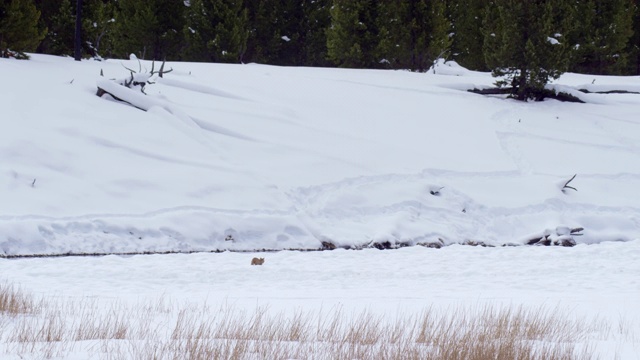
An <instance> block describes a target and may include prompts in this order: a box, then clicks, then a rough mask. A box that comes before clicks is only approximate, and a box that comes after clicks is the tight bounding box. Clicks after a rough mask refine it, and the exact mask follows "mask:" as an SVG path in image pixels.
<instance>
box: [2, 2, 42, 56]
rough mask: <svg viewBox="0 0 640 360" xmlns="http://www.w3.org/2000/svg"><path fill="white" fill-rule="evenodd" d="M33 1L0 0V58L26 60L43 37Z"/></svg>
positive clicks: (38, 13)
mask: <svg viewBox="0 0 640 360" xmlns="http://www.w3.org/2000/svg"><path fill="white" fill-rule="evenodd" d="M39 19H40V11H38V9H37V8H36V7H35V4H34V3H33V0H10V1H7V0H0V57H9V56H13V57H16V58H21V59H28V56H27V55H26V54H25V52H33V51H35V50H36V48H37V47H38V44H40V42H41V41H42V39H43V38H44V35H45V31H43V30H40V29H39V28H38V20H39Z"/></svg>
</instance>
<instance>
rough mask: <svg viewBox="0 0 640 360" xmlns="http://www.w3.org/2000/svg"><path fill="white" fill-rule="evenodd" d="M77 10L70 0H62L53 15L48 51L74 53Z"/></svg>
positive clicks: (48, 34) (49, 27)
mask: <svg viewBox="0 0 640 360" xmlns="http://www.w3.org/2000/svg"><path fill="white" fill-rule="evenodd" d="M75 21H76V16H75V10H74V8H72V6H71V1H70V0H61V1H60V5H59V8H58V11H57V12H56V13H55V14H54V15H53V16H52V17H51V20H50V21H49V24H48V27H47V29H48V30H49V31H47V35H46V37H45V41H46V42H47V53H48V54H52V55H71V54H73V46H74V43H73V41H74V34H75Z"/></svg>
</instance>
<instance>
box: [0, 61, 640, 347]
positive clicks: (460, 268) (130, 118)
mask: <svg viewBox="0 0 640 360" xmlns="http://www.w3.org/2000/svg"><path fill="white" fill-rule="evenodd" d="M122 64H124V65H126V66H127V67H129V68H132V69H137V67H138V61H137V60H136V59H133V60H123V61H116V60H109V61H106V62H93V61H82V62H74V61H72V60H70V59H65V58H57V57H50V56H42V55H32V60H30V61H14V60H6V59H0V79H3V85H4V86H3V87H2V88H1V89H0V93H1V94H0V95H1V96H0V108H1V109H2V115H0V122H1V124H2V125H1V128H2V131H0V254H4V256H8V255H33V254H36V255H37V254H67V253H101V254H108V253H127V252H145V251H148V252H153V251H177V252H190V251H200V250H201V251H211V250H225V249H236V250H259V249H271V250H277V249H285V248H300V249H317V248H319V247H320V246H321V242H322V241H331V242H333V243H335V244H338V245H342V246H363V245H366V244H369V243H370V242H372V241H383V240H388V241H395V240H398V241H407V242H409V243H419V242H423V241H427V242H428V241H435V240H437V239H442V240H443V241H444V242H445V243H447V244H453V245H451V246H445V247H444V248H442V249H431V248H424V247H421V246H415V247H408V248H402V249H398V250H393V251H379V250H376V249H364V250H361V251H353V250H343V249H337V250H334V251H319V252H298V251H280V252H274V253H253V252H250V253H238V252H223V253H220V254H215V253H196V254H169V255H158V254H156V255H148V256H120V255H109V256H100V257H49V258H29V259H2V258H0V274H1V276H0V281H5V280H6V281H8V282H9V283H11V284H16V285H18V286H20V288H21V289H22V290H24V291H25V292H27V293H29V294H35V295H37V296H38V295H42V296H44V297H45V298H47V299H51V298H54V299H60V301H64V300H76V299H90V300H95V301H96V304H98V305H99V306H101V305H104V306H103V309H104V313H105V314H108V312H109V309H111V308H112V307H111V305H110V304H111V303H112V302H124V303H126V304H132V306H136V304H147V303H151V304H154V303H158V302H159V301H160V302H162V301H167V302H174V301H175V302H177V303H183V302H184V303H185V304H192V303H195V304H203V303H207V304H210V305H211V307H212V308H215V307H216V306H217V305H219V304H231V305H232V306H233V307H235V308H237V309H247V310H248V311H251V310H252V309H256V307H266V308H268V309H269V310H268V311H269V313H272V314H277V313H279V312H284V313H285V314H288V315H295V313H296V312H297V311H318V312H324V313H327V312H329V313H330V312H332V311H335V310H336V309H344V313H345V314H358V313H360V312H361V311H362V310H368V311H371V312H372V313H375V314H382V316H383V317H384V319H386V320H389V321H393V319H394V318H395V316H396V315H398V314H400V316H401V315H403V314H416V313H419V312H420V311H423V310H425V309H427V308H434V309H437V310H439V311H440V310H441V311H445V312H447V311H451V310H452V309H455V308H456V307H457V306H463V307H481V306H482V305H483V304H493V305H497V306H507V307H509V306H520V305H522V306H524V307H525V308H527V309H536V308H538V307H540V306H542V307H547V308H559V309H561V311H562V313H563V314H568V315H569V316H575V317H578V318H585V319H591V318H594V317H596V318H602V319H604V320H605V321H606V322H607V324H609V325H610V326H611V327H610V328H607V329H605V330H603V331H604V332H602V333H594V334H592V336H591V337H590V338H589V339H586V340H585V341H587V342H589V343H590V344H591V345H593V348H592V352H593V353H594V354H595V355H599V356H600V358H602V359H625V360H626V359H640V356H638V354H640V310H639V309H640V307H639V306H638V299H640V281H639V279H640V261H638V258H639V256H640V218H639V213H640V212H639V209H640V197H639V196H638V192H637V189H638V188H640V156H638V155H639V154H640V117H639V116H638V115H639V114H640V97H639V96H638V95H630V94H629V95H624V94H609V95H598V94H585V95H589V98H590V99H594V101H593V102H591V103H587V104H575V103H561V102H557V101H555V100H550V101H545V102H541V103H521V102H516V101H513V100H508V99H504V98H503V97H500V96H496V97H486V96H480V95H476V94H472V93H468V92H466V91H464V90H465V89H471V88H474V87H476V88H482V87H489V86H491V84H492V82H493V79H492V78H491V77H490V76H489V74H486V73H477V72H472V71H468V70H466V69H462V68H461V69H460V71H456V73H455V74H453V75H458V76H441V75H438V74H433V73H431V74H417V73H410V72H405V71H373V70H346V69H319V68H315V69H312V68H282V67H273V66H264V65H256V64H252V65H221V64H193V63H171V64H167V67H171V68H173V69H174V70H173V71H172V72H171V73H169V74H166V76H165V77H164V78H163V79H157V78H156V79H154V81H155V82H156V83H155V84H149V85H147V86H146V92H147V94H148V95H146V96H144V95H140V93H133V92H127V91H128V90H127V89H124V88H123V89H118V90H115V91H124V92H123V93H122V94H121V95H122V96H123V98H125V99H127V100H128V101H130V102H140V103H141V104H143V105H145V107H144V108H146V109H147V110H148V111H146V112H145V111H142V110H140V109H137V108H135V107H133V106H130V105H127V104H123V103H120V102H117V101H114V100H113V99H111V100H110V99H107V98H99V97H97V96H95V92H96V87H97V84H102V85H104V84H105V83H104V81H105V79H106V81H108V79H112V78H117V79H120V78H125V77H127V76H129V73H128V71H127V70H126V69H124V68H123V67H122ZM142 64H143V66H145V67H146V68H148V69H150V68H151V64H150V63H149V62H146V61H143V62H142ZM156 65H157V64H156ZM449 67H451V66H449ZM156 68H157V66H156ZM100 69H103V71H104V74H105V77H104V78H101V77H100V76H99V73H100ZM449 74H450V73H449ZM450 75H451V74H450ZM595 78H596V79H597V81H596V84H600V85H603V84H609V85H610V86H611V87H616V86H618V85H619V86H627V88H633V87H634V86H637V84H638V83H639V82H640V78H638V77H600V76H599V77H595ZM593 79H594V76H591V75H589V76H587V75H578V74H566V75H565V76H563V77H562V78H561V79H560V80H559V81H558V84H556V85H557V86H563V87H566V88H567V89H572V90H575V89H579V88H580V85H582V84H588V83H591V82H592V80H593ZM556 85H554V86H556ZM107 86H111V85H107ZM110 89H111V88H110ZM574 174H577V175H576V178H575V179H574V180H573V181H572V182H571V184H570V186H573V187H575V188H576V189H577V190H578V191H573V190H571V189H569V190H565V192H562V191H561V188H562V186H563V185H564V184H565V182H566V181H567V180H569V179H570V178H571V177H572V176H573V175H574ZM432 192H434V193H435V194H437V195H432V194H431V193H432ZM463 210H464V212H463ZM575 227H584V231H583V232H582V233H583V235H582V236H574V239H575V240H576V241H577V242H578V245H577V246H575V247H572V248H564V247H544V246H533V247H531V246H515V247H511V246H508V247H480V246H475V247H474V246H461V245H457V244H455V243H462V242H465V241H467V240H474V241H483V242H485V243H488V244H494V245H501V244H522V243H523V242H525V241H526V240H527V239H530V238H532V237H535V236H542V235H545V234H547V235H551V236H552V237H558V238H561V237H564V236H567V233H568V232H570V230H571V229H572V228H575ZM226 238H233V239H234V240H233V241H225V239H226ZM253 256H260V257H265V258H266V260H265V264H264V265H263V266H251V265H249V264H250V261H251V258H252V257H253ZM158 299H161V300H158ZM167 316H168V317H169V318H171V316H177V314H168V315H167ZM0 320H3V322H2V327H1V328H2V329H4V330H6V331H9V332H10V330H11V329H12V326H17V325H16V324H18V323H19V322H18V321H17V320H15V319H12V318H8V317H3V318H2V319H0ZM65 321H67V322H69V323H74V322H75V321H79V318H78V317H77V316H76V317H73V316H69V317H68V318H65ZM169 329H171V328H169ZM6 336H8V335H5V338H3V339H0V340H3V341H2V342H1V343H0V354H2V355H1V356H2V357H3V358H7V359H21V358H42V357H45V356H46V355H47V354H46V351H44V350H43V351H42V353H39V352H38V351H35V352H34V353H27V354H24V353H19V352H17V351H14V350H13V349H14V348H15V346H14V345H11V344H8V343H7V342H6ZM159 340H164V339H159ZM105 341H106V340H105ZM100 344H101V343H100V342H98V341H96V342H77V343H75V344H73V346H71V347H69V348H68V350H67V352H65V353H64V356H63V358H65V359H99V358H111V357H112V356H113V355H112V354H109V353H108V352H105V350H104V348H103V347H101V346H100ZM110 344H111V345H110V346H113V347H117V346H125V347H126V343H125V344H124V345H122V343H120V342H118V341H117V340H113V341H111V342H110Z"/></svg>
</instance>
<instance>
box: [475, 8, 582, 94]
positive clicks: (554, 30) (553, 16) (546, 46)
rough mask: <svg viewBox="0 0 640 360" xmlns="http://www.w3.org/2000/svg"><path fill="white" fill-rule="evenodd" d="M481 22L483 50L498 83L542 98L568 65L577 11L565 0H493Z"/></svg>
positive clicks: (517, 92) (518, 91)
mask: <svg viewBox="0 0 640 360" xmlns="http://www.w3.org/2000/svg"><path fill="white" fill-rule="evenodd" d="M488 6H489V8H488V9H487V12H486V16H485V19H484V23H483V26H484V28H483V31H484V33H485V34H484V35H485V36H484V46H483V52H484V56H485V59H486V62H487V65H488V66H489V67H490V68H491V69H492V74H493V75H494V76H496V77H499V78H500V79H499V80H498V81H497V82H496V85H498V86H500V87H504V86H511V87H512V89H513V93H512V96H513V97H514V98H516V99H518V100H523V101H526V100H529V99H535V100H540V99H542V98H544V96H545V90H544V87H545V85H546V84H547V83H548V82H549V81H551V80H553V79H557V78H558V77H560V75H561V74H562V73H563V72H565V71H566V70H567V68H568V66H569V60H570V49H571V44H570V43H569V41H568V40H567V39H568V38H570V36H569V35H570V32H571V31H573V30H574V28H575V24H574V22H573V21H574V18H573V11H572V9H571V7H569V4H567V3H566V2H565V1H563V0H539V1H520V0H494V1H492V2H491V3H490V4H489V5H488Z"/></svg>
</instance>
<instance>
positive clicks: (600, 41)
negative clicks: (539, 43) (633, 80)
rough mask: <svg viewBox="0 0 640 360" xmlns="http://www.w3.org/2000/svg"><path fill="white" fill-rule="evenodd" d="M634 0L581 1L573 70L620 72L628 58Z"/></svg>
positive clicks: (599, 72) (595, 72) (582, 71)
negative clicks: (627, 51)
mask: <svg viewBox="0 0 640 360" xmlns="http://www.w3.org/2000/svg"><path fill="white" fill-rule="evenodd" d="M633 5H634V4H633V1H632V0H587V1H582V2H579V3H578V5H577V6H578V10H577V11H578V13H579V14H580V16H579V25H578V26H579V31H578V32H577V33H578V34H579V35H578V36H577V37H576V39H574V40H573V41H575V42H576V43H577V51H576V54H575V55H576V60H575V65H574V66H573V68H572V70H573V71H576V72H581V73H590V74H620V73H621V72H623V71H624V70H625V67H626V65H627V61H628V54H627V53H626V52H625V50H627V45H628V42H629V39H630V38H631V36H632V35H633V15H634V13H633V8H634V6H633Z"/></svg>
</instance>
